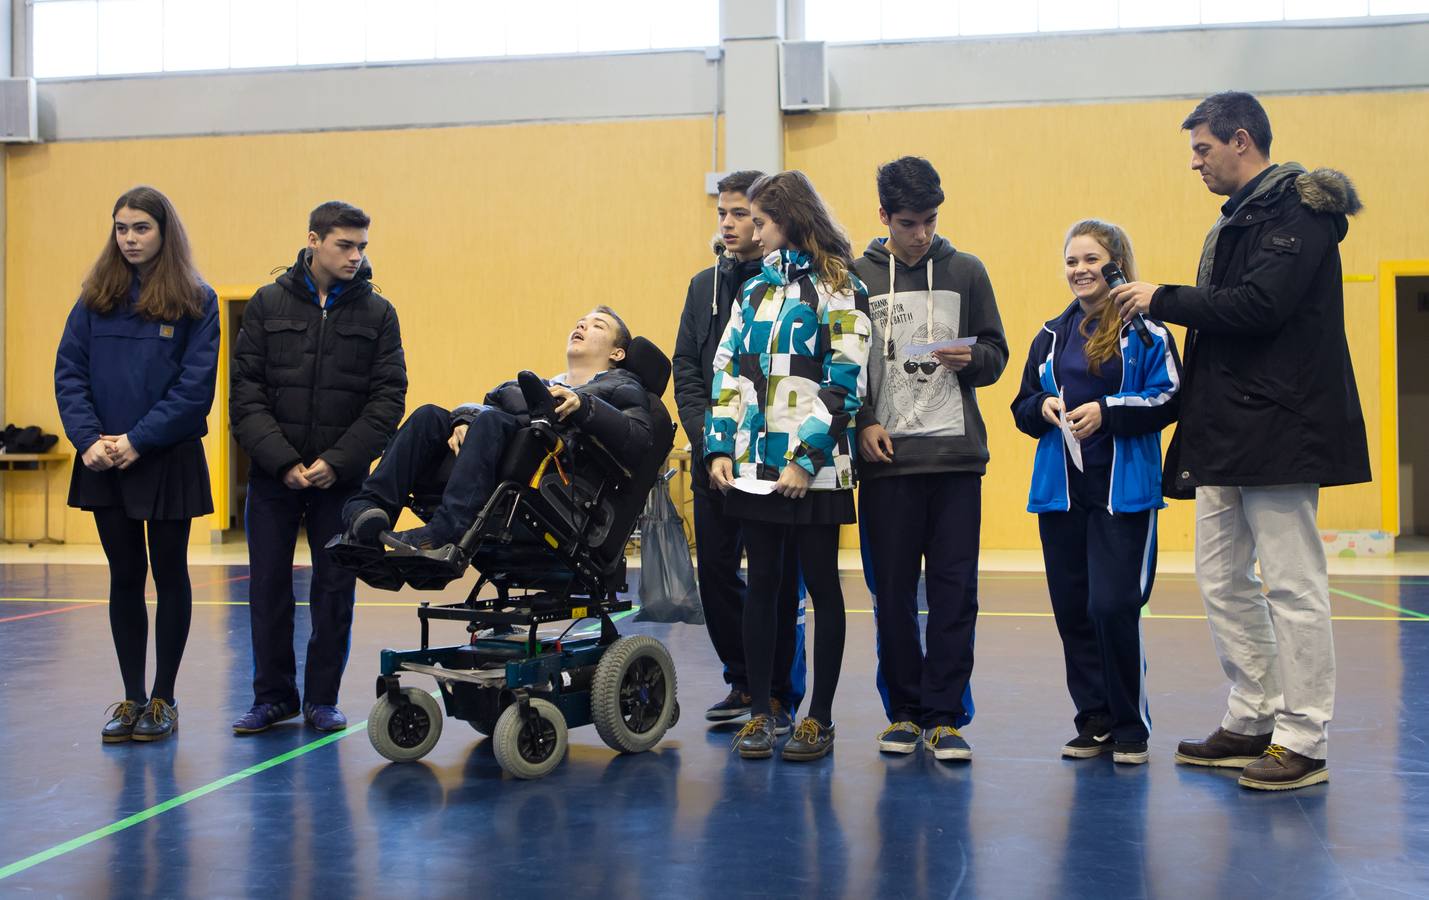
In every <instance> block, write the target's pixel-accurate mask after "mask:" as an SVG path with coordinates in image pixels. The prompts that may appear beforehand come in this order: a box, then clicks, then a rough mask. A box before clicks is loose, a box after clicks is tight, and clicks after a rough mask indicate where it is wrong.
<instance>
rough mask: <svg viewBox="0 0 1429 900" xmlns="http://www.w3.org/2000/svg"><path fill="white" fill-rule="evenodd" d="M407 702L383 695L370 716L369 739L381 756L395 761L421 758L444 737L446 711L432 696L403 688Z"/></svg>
mask: <svg viewBox="0 0 1429 900" xmlns="http://www.w3.org/2000/svg"><path fill="white" fill-rule="evenodd" d="M402 696H403V697H404V698H406V700H407V702H406V703H396V704H394V703H393V702H392V701H391V700H388V699H387V695H385V694H384V695H382V696H381V697H379V698H378V699H377V703H376V704H375V705H374V706H373V707H372V712H371V713H369V714H368V716H367V738H368V740H370V741H372V747H373V749H374V750H376V751H377V752H378V753H381V754H382V755H383V756H385V757H387V758H388V759H390V760H392V761H393V762H412V761H413V760H417V759H421V758H422V757H424V756H426V755H427V754H428V753H430V752H431V750H432V748H433V747H435V746H436V745H437V739H438V738H440V737H441V736H442V709H441V707H440V706H438V705H437V701H436V700H435V699H434V698H433V697H432V695H431V694H429V693H427V692H426V691H424V690H421V689H419V688H414V687H406V688H402Z"/></svg>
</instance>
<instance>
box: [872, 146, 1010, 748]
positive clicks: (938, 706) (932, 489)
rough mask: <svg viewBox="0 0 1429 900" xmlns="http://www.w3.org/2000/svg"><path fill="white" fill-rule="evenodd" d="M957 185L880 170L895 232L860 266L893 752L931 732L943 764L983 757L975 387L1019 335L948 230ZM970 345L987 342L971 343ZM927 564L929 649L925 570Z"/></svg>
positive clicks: (913, 165) (999, 366)
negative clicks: (921, 599)
mask: <svg viewBox="0 0 1429 900" xmlns="http://www.w3.org/2000/svg"><path fill="white" fill-rule="evenodd" d="M943 199H944V197H943V190H942V186H941V182H940V179H939V178H938V173H937V171H936V170H935V169H934V168H933V166H932V165H931V164H930V163H929V162H928V161H927V160H926V159H921V158H918V157H911V156H905V157H903V158H901V159H896V160H894V161H893V162H890V163H886V164H885V165H883V166H881V167H880V168H879V170H878V202H879V211H878V213H879V217H880V218H881V219H882V221H883V223H884V224H885V225H887V226H888V237H886V238H878V239H876V240H874V241H872V242H871V243H869V245H868V249H866V250H865V251H864V254H863V257H862V258H861V259H859V260H857V261H855V262H854V272H855V273H857V275H858V277H859V278H861V279H862V280H863V282H864V284H866V285H867V286H868V297H869V310H870V313H871V318H872V319H873V348H874V352H873V353H871V354H870V355H869V366H868V372H869V381H868V383H869V397H868V402H867V403H866V404H864V406H863V408H862V409H861V410H859V412H858V417H857V425H858V444H859V477H860V479H861V483H860V487H859V515H858V520H859V528H860V537H861V541H860V542H861V544H862V547H863V563H864V577H865V578H866V579H867V581H868V586H869V590H870V592H872V593H873V595H874V606H875V611H876V622H877V629H878V689H879V693H880V694H881V695H882V697H883V704H884V709H885V711H886V712H887V714H888V721H889V722H890V723H891V724H890V725H889V726H888V728H886V729H884V730H883V732H882V733H880V734H879V736H878V747H879V749H880V750H882V751H884V752H888V753H912V752H914V751H916V750H917V749H918V743H919V741H920V740H921V741H922V743H923V744H924V746H926V747H927V748H928V749H929V750H930V751H931V752H932V753H933V755H934V756H935V757H936V758H938V759H962V760H966V759H971V758H972V748H971V747H970V746H969V745H968V743H967V741H966V740H964V738H963V737H962V735H961V734H959V732H958V728H959V727H962V726H964V725H966V724H967V723H968V722H969V721H971V720H972V715H973V705H972V694H971V692H970V691H969V690H968V681H969V679H970V678H971V676H972V668H973V627H974V625H975V624H976V621H977V558H978V536H979V530H980V524H981V518H982V475H983V472H984V471H985V470H986V468H987V459H988V452H987V429H986V428H985V427H984V426H983V421H982V415H981V414H980V413H979V412H978V407H977V396H976V393H975V388H978V387H986V386H987V385H990V384H992V383H994V382H996V381H997V379H998V377H999V376H1000V375H1002V370H1003V368H1004V367H1005V366H1006V365H1007V355H1008V354H1007V340H1006V338H1005V337H1004V336H1003V332H1002V319H1001V317H1000V316H999V315H998V312H997V301H996V299H995V298H994V297H993V292H992V283H991V282H990V281H989V280H988V277H987V270H986V269H984V268H983V265H982V263H981V262H980V261H979V260H978V259H977V257H975V256H972V255H970V254H968V253H964V252H962V251H960V250H957V249H955V248H954V247H953V245H952V244H951V243H949V242H948V241H947V240H946V239H944V238H942V237H939V236H938V235H937V234H936V231H937V225H938V208H939V207H940V206H941V205H942V203H943ZM970 341H973V342H971V343H969V342H970ZM923 566H926V568H927V596H928V624H927V649H926V652H925V650H924V648H923V646H922V643H921V642H920V640H919V633H918V631H919V629H918V577H919V574H920V568H922V567H923Z"/></svg>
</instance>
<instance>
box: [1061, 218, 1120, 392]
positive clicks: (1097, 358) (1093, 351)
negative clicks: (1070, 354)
mask: <svg viewBox="0 0 1429 900" xmlns="http://www.w3.org/2000/svg"><path fill="white" fill-rule="evenodd" d="M1081 235H1087V236H1089V237H1091V239H1092V240H1094V241H1096V242H1097V243H1098V244H1101V245H1102V249H1103V250H1105V251H1106V254H1107V256H1108V257H1109V258H1110V259H1111V261H1112V262H1114V263H1116V264H1117V266H1118V267H1119V268H1120V269H1121V271H1122V274H1124V275H1125V276H1126V280H1127V281H1135V280H1136V255H1135V254H1134V253H1132V251H1131V238H1129V237H1127V236H1126V232H1125V231H1123V230H1122V229H1121V227H1120V226H1118V225H1113V224H1112V223H1110V222H1103V221H1102V220H1101V219H1083V220H1082V221H1080V222H1078V223H1076V224H1075V225H1073V226H1072V227H1071V228H1069V229H1067V239H1066V240H1064V241H1062V252H1063V253H1065V252H1066V250H1067V245H1068V244H1070V243H1071V242H1072V238H1074V237H1080V236H1081ZM1093 323H1095V325H1094V326H1093ZM1122 325H1123V322H1122V321H1121V313H1120V312H1118V310H1117V308H1116V304H1114V303H1112V302H1111V301H1110V300H1109V299H1108V300H1103V301H1102V308H1101V310H1100V311H1099V312H1097V313H1096V315H1095V316H1087V317H1086V318H1085V319H1083V320H1082V324H1081V325H1080V326H1078V330H1079V331H1080V332H1081V333H1082V337H1084V338H1086V339H1087V346H1086V354H1087V370H1088V371H1090V372H1091V373H1092V374H1093V375H1100V374H1101V369H1102V363H1104V362H1106V361H1107V360H1109V359H1111V358H1112V357H1113V356H1116V355H1117V354H1118V353H1120V352H1121V327H1122ZM1092 327H1095V328H1096V331H1095V333H1093V332H1092V331H1091V328H1092Z"/></svg>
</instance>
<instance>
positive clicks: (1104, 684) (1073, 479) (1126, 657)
mask: <svg viewBox="0 0 1429 900" xmlns="http://www.w3.org/2000/svg"><path fill="white" fill-rule="evenodd" d="M1067 476H1068V479H1069V489H1070V490H1069V493H1070V496H1071V506H1072V508H1071V509H1070V510H1069V511H1067V512H1062V513H1041V514H1039V515H1038V516H1037V527H1038V530H1039V531H1041V533H1042V558H1043V560H1044V561H1045V563H1046V568H1047V589H1048V591H1049V592H1050V593H1051V595H1052V612H1053V614H1054V615H1055V616H1056V619H1057V631H1058V632H1059V633H1060V634H1061V636H1062V654H1063V656H1064V657H1065V658H1066V664H1067V691H1068V692H1069V693H1070V694H1071V695H1072V702H1073V703H1074V704H1075V705H1076V707H1077V716H1076V720H1075V724H1076V727H1077V730H1078V732H1082V731H1086V730H1088V729H1093V730H1096V731H1097V732H1098V733H1105V731H1106V730H1107V729H1110V731H1111V735H1112V739H1113V740H1116V741H1129V742H1136V741H1144V740H1146V739H1147V737H1148V736H1149V735H1150V734H1151V711H1150V707H1149V706H1148V704H1147V702H1146V659H1145V654H1144V650H1143V647H1142V644H1141V607H1143V606H1145V605H1146V601H1147V600H1149V599H1150V598H1151V585H1152V582H1153V581H1154V580H1155V578H1156V511H1155V510H1147V511H1145V512H1137V513H1116V514H1112V513H1109V512H1107V502H1106V500H1107V478H1108V477H1109V471H1108V470H1107V469H1106V468H1101V469H1093V470H1092V471H1090V472H1088V473H1086V474H1083V473H1081V472H1078V471H1077V470H1076V468H1075V467H1073V466H1068V467H1067Z"/></svg>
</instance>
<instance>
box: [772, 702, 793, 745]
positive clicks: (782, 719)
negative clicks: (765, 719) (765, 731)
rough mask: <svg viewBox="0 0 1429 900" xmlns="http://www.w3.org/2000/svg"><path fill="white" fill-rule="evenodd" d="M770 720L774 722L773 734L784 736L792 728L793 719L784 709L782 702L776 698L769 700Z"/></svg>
mask: <svg viewBox="0 0 1429 900" xmlns="http://www.w3.org/2000/svg"><path fill="white" fill-rule="evenodd" d="M769 709H770V710H771V713H770V718H772V719H773V720H774V733H775V734H777V735H779V736H781V737H782V736H784V735H786V734H788V733H789V730H790V729H792V728H793V727H794V717H793V716H791V715H789V710H787V709H785V708H784V701H783V700H780V699H779V698H778V697H771V698H770V699H769Z"/></svg>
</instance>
